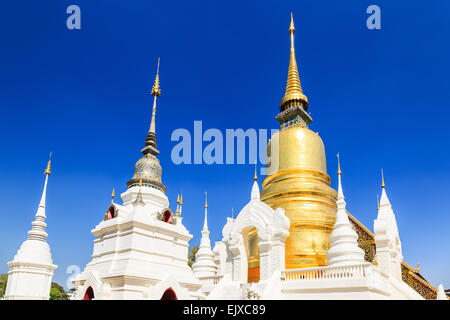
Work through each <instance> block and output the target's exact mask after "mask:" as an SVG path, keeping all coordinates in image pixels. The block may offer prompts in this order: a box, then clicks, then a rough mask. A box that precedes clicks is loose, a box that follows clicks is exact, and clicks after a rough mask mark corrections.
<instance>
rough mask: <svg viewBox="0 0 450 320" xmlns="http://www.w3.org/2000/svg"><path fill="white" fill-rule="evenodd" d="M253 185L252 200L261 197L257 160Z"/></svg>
mask: <svg viewBox="0 0 450 320" xmlns="http://www.w3.org/2000/svg"><path fill="white" fill-rule="evenodd" d="M253 180H254V182H253V187H252V194H251V200H255V199H258V200H259V198H260V196H259V186H258V176H257V174H256V162H255V176H254V178H253Z"/></svg>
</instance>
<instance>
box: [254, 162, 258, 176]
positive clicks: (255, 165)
mask: <svg viewBox="0 0 450 320" xmlns="http://www.w3.org/2000/svg"><path fill="white" fill-rule="evenodd" d="M256 166H257V161H255V176H254V177H253V180H255V181H257V180H258V175H257V173H256Z"/></svg>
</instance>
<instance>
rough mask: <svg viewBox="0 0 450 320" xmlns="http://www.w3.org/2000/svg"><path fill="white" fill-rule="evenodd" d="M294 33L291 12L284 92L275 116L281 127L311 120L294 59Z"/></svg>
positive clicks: (305, 124)
mask: <svg viewBox="0 0 450 320" xmlns="http://www.w3.org/2000/svg"><path fill="white" fill-rule="evenodd" d="M294 33H295V27H294V18H293V15H292V13H291V23H290V26H289V34H290V38H291V54H290V58H289V69H288V77H287V84H286V92H285V93H284V96H283V99H281V102H280V113H279V114H278V115H277V117H276V119H277V120H278V121H279V122H280V123H281V125H282V128H283V127H285V125H291V124H292V123H295V124H300V125H302V126H307V125H308V124H309V123H310V122H311V121H312V119H311V116H310V115H309V114H308V113H307V112H306V111H307V110H308V98H307V97H306V96H305V95H304V94H303V90H302V85H301V84H300V76H299V73H298V67H297V60H296V59H295V46H294ZM293 119H295V120H293Z"/></svg>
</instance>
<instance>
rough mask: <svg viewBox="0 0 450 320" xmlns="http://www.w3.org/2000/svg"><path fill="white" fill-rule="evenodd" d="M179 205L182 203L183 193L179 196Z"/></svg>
mask: <svg viewBox="0 0 450 320" xmlns="http://www.w3.org/2000/svg"><path fill="white" fill-rule="evenodd" d="M180 205H183V194H181V196H180Z"/></svg>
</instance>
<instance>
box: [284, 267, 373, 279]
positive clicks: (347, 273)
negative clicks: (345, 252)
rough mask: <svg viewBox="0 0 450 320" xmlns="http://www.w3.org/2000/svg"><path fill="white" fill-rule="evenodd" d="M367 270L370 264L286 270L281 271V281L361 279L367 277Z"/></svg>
mask: <svg viewBox="0 0 450 320" xmlns="http://www.w3.org/2000/svg"><path fill="white" fill-rule="evenodd" d="M368 268H371V264H370V263H364V264H358V265H347V266H327V267H316V268H300V269H288V270H284V271H281V281H298V280H323V279H363V278H365V277H366V276H367V275H368Z"/></svg>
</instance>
